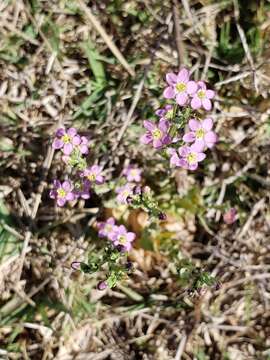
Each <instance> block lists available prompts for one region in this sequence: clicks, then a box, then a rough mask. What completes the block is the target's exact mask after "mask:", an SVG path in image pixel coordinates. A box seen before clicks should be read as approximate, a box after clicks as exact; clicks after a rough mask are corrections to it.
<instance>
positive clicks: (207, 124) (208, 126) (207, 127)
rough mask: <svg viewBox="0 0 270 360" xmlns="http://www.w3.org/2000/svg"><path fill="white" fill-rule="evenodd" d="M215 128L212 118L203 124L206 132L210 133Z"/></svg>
mask: <svg viewBox="0 0 270 360" xmlns="http://www.w3.org/2000/svg"><path fill="white" fill-rule="evenodd" d="M212 127H213V120H212V119H211V118H206V119H204V120H203V122H202V128H203V129H204V130H206V131H210V130H211V129H212Z"/></svg>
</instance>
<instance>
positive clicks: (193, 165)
mask: <svg viewBox="0 0 270 360" xmlns="http://www.w3.org/2000/svg"><path fill="white" fill-rule="evenodd" d="M188 168H189V170H196V169H197V168H198V163H193V164H188Z"/></svg>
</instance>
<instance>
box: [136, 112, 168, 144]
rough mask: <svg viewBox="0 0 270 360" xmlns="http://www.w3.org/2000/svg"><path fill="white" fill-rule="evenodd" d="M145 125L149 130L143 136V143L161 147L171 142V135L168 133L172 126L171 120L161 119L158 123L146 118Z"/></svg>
mask: <svg viewBox="0 0 270 360" xmlns="http://www.w3.org/2000/svg"><path fill="white" fill-rule="evenodd" d="M143 126H144V127H145V128H146V130H147V132H146V134H144V135H143V136H142V137H141V139H140V141H141V143H143V144H150V143H152V144H153V146H154V148H155V149H160V148H162V146H164V145H168V144H169V143H170V142H171V137H170V135H169V134H168V130H169V128H170V123H169V121H167V120H164V119H161V120H159V123H158V125H157V124H154V123H153V122H151V121H148V120H145V121H144V122H143Z"/></svg>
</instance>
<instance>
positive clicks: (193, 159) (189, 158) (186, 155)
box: [170, 143, 206, 170]
mask: <svg viewBox="0 0 270 360" xmlns="http://www.w3.org/2000/svg"><path fill="white" fill-rule="evenodd" d="M202 151H203V146H202V144H196V143H194V144H193V145H191V146H181V147H180V148H179V149H178V152H177V151H174V152H172V157H171V160H170V164H171V166H177V167H182V168H184V169H189V170H196V169H197V167H198V163H199V162H201V161H203V160H204V159H205V157H206V155H205V154H204V153H203V152H202Z"/></svg>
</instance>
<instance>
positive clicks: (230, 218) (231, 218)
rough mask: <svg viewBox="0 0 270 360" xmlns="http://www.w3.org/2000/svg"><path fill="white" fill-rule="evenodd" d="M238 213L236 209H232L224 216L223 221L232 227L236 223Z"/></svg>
mask: <svg viewBox="0 0 270 360" xmlns="http://www.w3.org/2000/svg"><path fill="white" fill-rule="evenodd" d="M236 215H237V211H236V209H235V208H231V209H229V210H228V211H226V212H225V214H224V215H223V220H224V222H225V223H226V224H228V225H231V224H233V223H234V222H235V221H236Z"/></svg>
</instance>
